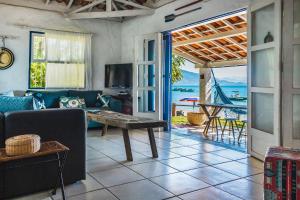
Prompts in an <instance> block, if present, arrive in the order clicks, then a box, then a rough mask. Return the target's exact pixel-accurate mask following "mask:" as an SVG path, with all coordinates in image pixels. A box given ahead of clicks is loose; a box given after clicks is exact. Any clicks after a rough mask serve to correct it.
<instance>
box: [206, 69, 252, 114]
mask: <svg viewBox="0 0 300 200" xmlns="http://www.w3.org/2000/svg"><path fill="white" fill-rule="evenodd" d="M210 70H211V73H212V77H213V80H214V85H213V87H214V89H215V92H214V103H215V104H232V105H233V104H234V103H232V101H231V100H230V99H229V98H228V97H227V96H226V94H225V93H224V91H223V90H222V88H221V86H220V85H219V83H218V82H217V79H216V77H215V74H214V71H213V69H210ZM224 113H225V116H226V117H228V116H232V114H235V115H245V114H247V111H245V110H241V109H237V108H235V109H225V110H224Z"/></svg>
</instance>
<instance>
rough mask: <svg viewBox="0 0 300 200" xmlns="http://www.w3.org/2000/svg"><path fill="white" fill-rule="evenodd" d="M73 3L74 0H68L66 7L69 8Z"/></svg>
mask: <svg viewBox="0 0 300 200" xmlns="http://www.w3.org/2000/svg"><path fill="white" fill-rule="evenodd" d="M73 3H74V0H69V3H68V5H67V8H68V9H70V8H71V7H72V5H73Z"/></svg>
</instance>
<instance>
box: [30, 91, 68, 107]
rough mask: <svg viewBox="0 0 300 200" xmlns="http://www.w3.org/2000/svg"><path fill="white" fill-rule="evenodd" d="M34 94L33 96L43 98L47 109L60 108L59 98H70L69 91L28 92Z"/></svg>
mask: <svg viewBox="0 0 300 200" xmlns="http://www.w3.org/2000/svg"><path fill="white" fill-rule="evenodd" d="M28 92H31V93H33V96H35V95H37V96H41V97H42V98H43V100H44V102H45V106H46V108H59V98H60V97H67V96H69V91H67V90H62V91H32V90H31V91H27V93H28Z"/></svg>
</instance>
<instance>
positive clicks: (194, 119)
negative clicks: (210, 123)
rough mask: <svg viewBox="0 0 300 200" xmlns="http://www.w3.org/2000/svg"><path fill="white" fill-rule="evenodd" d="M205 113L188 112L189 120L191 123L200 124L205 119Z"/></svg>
mask: <svg viewBox="0 0 300 200" xmlns="http://www.w3.org/2000/svg"><path fill="white" fill-rule="evenodd" d="M205 119H206V118H205V114H204V113H199V112H188V113H187V120H188V122H189V123H190V124H192V125H196V126H200V125H202V124H203V123H204V121H205Z"/></svg>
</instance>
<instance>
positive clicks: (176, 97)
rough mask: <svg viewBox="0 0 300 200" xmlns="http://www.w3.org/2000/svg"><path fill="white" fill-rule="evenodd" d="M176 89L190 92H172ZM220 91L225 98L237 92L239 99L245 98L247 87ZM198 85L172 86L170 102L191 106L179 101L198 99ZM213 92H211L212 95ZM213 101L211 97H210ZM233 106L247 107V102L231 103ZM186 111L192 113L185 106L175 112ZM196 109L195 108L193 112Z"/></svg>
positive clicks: (224, 87) (190, 108)
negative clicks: (190, 98)
mask: <svg viewBox="0 0 300 200" xmlns="http://www.w3.org/2000/svg"><path fill="white" fill-rule="evenodd" d="M176 88H177V89H178V88H180V89H186V90H190V92H181V91H174V89H175V90H176ZM221 88H222V90H223V91H224V93H225V94H226V96H228V97H230V96H231V95H232V94H234V93H235V92H238V93H239V94H240V96H241V97H247V86H240V85H239V86H221ZM199 89H200V87H199V85H174V86H172V102H173V103H176V104H183V105H192V103H191V102H181V101H180V99H183V98H186V97H199ZM213 93H214V91H213V92H212V95H213ZM212 101H213V96H212ZM232 103H233V104H236V105H247V100H245V101H232ZM178 109H179V110H180V109H181V110H186V111H192V110H193V108H192V107H186V106H181V107H180V106H178V107H177V110H178ZM196 110H197V109H196V108H195V111H196Z"/></svg>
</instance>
